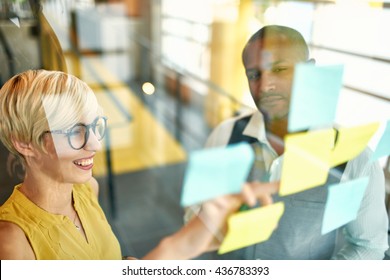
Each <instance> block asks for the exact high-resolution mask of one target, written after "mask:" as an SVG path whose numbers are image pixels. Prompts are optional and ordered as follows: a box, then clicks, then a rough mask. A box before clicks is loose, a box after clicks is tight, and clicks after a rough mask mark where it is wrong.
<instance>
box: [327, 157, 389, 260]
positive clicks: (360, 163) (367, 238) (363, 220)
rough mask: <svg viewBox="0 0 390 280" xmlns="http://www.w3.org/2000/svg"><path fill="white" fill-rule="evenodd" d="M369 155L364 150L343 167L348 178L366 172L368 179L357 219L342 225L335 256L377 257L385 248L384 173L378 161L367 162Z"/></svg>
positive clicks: (381, 257)
mask: <svg viewBox="0 0 390 280" xmlns="http://www.w3.org/2000/svg"><path fill="white" fill-rule="evenodd" d="M370 156H371V153H370V152H369V151H365V152H363V154H361V155H360V156H359V157H358V158H357V159H355V160H352V161H351V162H350V163H348V165H350V166H347V168H346V174H345V175H349V176H351V177H352V178H351V179H353V178H360V177H365V176H369V183H368V186H367V189H366V192H365V195H364V197H363V200H362V203H361V206H360V209H359V212H358V216H357V218H356V220H354V221H352V222H350V223H348V224H347V225H346V226H345V227H344V229H343V233H344V237H345V241H346V242H345V244H344V245H343V246H342V247H341V249H340V250H339V251H338V252H336V254H335V256H334V259H352V260H353V259H366V260H368V259H369V260H375V259H376V260H380V259H383V258H384V254H385V251H386V250H387V249H388V236H387V230H388V218H387V212H386V207H385V182H384V174H383V170H382V168H381V167H380V165H379V164H378V162H374V163H369V159H370Z"/></svg>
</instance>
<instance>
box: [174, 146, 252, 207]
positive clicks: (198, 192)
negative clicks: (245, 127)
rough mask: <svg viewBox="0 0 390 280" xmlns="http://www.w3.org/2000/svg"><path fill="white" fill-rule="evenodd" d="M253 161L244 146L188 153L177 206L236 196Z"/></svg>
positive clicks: (250, 149)
mask: <svg viewBox="0 0 390 280" xmlns="http://www.w3.org/2000/svg"><path fill="white" fill-rule="evenodd" d="M253 161H254V152H253V149H252V148H251V147H250V145H249V144H247V143H239V144H234V145H229V146H226V147H218V148H210V149H204V150H201V151H194V152H192V153H191V154H190V155H189V160H188V166H187V169H186V173H185V175H184V185H183V191H182V197H181V205H182V206H183V207H186V206H190V205H193V204H196V203H200V202H203V201H206V200H209V199H212V198H215V197H217V196H221V195H225V194H231V193H239V192H240V191H241V188H242V185H243V184H244V182H245V181H246V178H247V176H248V174H249V172H250V169H251V166H252V164H253Z"/></svg>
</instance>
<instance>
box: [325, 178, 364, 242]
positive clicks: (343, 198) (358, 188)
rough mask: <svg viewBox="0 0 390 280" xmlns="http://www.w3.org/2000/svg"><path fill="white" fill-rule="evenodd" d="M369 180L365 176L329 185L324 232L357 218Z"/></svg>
mask: <svg viewBox="0 0 390 280" xmlns="http://www.w3.org/2000/svg"><path fill="white" fill-rule="evenodd" d="M368 181H369V178H368V177H363V178H359V179H356V180H352V181H348V182H345V183H341V184H335V185H331V186H329V189H328V198H327V201H326V205H325V212H324V219H323V223H322V229H321V233H322V234H326V233H328V232H330V231H332V230H334V229H336V228H339V227H341V226H343V225H345V224H346V223H348V222H350V221H352V220H355V219H356V217H357V213H358V211H359V208H360V204H361V202H362V200H363V196H364V193H365V191H366V188H367V185H368Z"/></svg>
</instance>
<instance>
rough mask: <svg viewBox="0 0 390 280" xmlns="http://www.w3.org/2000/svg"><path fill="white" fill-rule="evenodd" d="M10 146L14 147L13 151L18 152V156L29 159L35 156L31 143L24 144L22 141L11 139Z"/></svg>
mask: <svg viewBox="0 0 390 280" xmlns="http://www.w3.org/2000/svg"><path fill="white" fill-rule="evenodd" d="M12 144H13V145H14V147H15V149H16V150H17V151H18V152H19V154H21V155H23V156H24V157H31V156H34V155H35V149H34V147H33V146H32V145H31V143H25V142H22V141H18V140H15V139H12Z"/></svg>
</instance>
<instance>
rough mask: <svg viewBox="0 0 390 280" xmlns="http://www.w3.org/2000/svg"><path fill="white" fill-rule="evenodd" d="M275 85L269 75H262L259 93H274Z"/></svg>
mask: <svg viewBox="0 0 390 280" xmlns="http://www.w3.org/2000/svg"><path fill="white" fill-rule="evenodd" d="M275 89H276V84H275V79H274V77H272V75H271V74H269V73H264V74H263V77H262V79H261V91H262V92H270V91H275Z"/></svg>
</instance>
